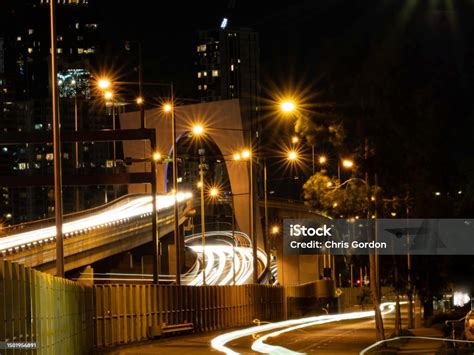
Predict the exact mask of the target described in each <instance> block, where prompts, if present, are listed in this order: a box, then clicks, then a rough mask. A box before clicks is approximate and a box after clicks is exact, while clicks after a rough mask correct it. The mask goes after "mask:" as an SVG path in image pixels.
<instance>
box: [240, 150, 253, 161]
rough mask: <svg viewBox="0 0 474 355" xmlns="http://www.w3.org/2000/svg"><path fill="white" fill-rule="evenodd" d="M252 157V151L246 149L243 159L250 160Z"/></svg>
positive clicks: (242, 155) (243, 152)
mask: <svg viewBox="0 0 474 355" xmlns="http://www.w3.org/2000/svg"><path fill="white" fill-rule="evenodd" d="M250 155H251V154H250V150H248V149H244V150H243V151H242V154H241V157H242V158H243V159H249V158H250Z"/></svg>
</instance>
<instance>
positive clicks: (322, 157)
mask: <svg viewBox="0 0 474 355" xmlns="http://www.w3.org/2000/svg"><path fill="white" fill-rule="evenodd" d="M327 161H328V160H327V158H326V156H325V155H321V156H320V157H319V164H321V165H322V164H326V163H327Z"/></svg>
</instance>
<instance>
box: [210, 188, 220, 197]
mask: <svg viewBox="0 0 474 355" xmlns="http://www.w3.org/2000/svg"><path fill="white" fill-rule="evenodd" d="M209 196H210V197H211V198H217V197H218V196H219V189H218V188H217V187H211V188H210V189H209Z"/></svg>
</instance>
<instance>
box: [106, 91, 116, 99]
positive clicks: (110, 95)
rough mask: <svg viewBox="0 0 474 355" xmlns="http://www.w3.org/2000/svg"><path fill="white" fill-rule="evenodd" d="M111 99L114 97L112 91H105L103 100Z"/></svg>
mask: <svg viewBox="0 0 474 355" xmlns="http://www.w3.org/2000/svg"><path fill="white" fill-rule="evenodd" d="M113 97H114V94H113V93H112V91H106V92H104V99H106V100H112V98H113Z"/></svg>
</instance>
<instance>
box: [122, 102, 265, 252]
mask: <svg viewBox="0 0 474 355" xmlns="http://www.w3.org/2000/svg"><path fill="white" fill-rule="evenodd" d="M175 118H176V136H177V137H182V136H183V135H184V134H186V132H189V130H190V129H191V127H192V126H193V124H195V123H201V124H202V125H203V126H204V127H207V129H206V135H207V137H208V138H209V139H210V140H212V141H213V142H215V144H216V146H217V147H218V149H219V150H220V152H222V154H223V155H227V154H229V155H230V154H232V152H235V151H237V150H241V149H242V148H244V147H248V144H247V139H246V137H245V134H244V124H243V121H242V116H241V111H240V102H239V100H238V99H233V100H223V101H216V102H209V103H202V104H194V105H185V106H176V108H175ZM145 122H146V127H148V128H155V129H156V142H157V149H158V151H159V152H161V153H164V152H169V151H170V147H171V146H172V135H171V133H172V132H171V115H170V114H169V113H166V112H164V111H163V110H162V109H161V108H156V109H151V110H146V111H145ZM120 125H121V127H122V128H123V129H136V128H139V127H140V113H139V112H127V113H122V114H120ZM178 149H179V148H178ZM123 150H124V156H125V157H132V158H144V157H150V156H151V154H152V152H151V150H150V146H149V144H148V143H144V142H134V141H127V142H124V143H123ZM178 152H179V151H178ZM225 166H226V170H227V173H228V177H229V184H230V189H231V193H232V199H233V204H234V211H235V212H234V213H235V218H236V222H237V225H238V226H239V229H240V230H241V231H242V232H245V233H248V234H249V232H250V231H249V226H250V223H249V222H250V221H249V218H250V210H249V191H250V188H249V186H250V185H249V179H248V176H249V164H248V163H245V162H234V161H231V160H230V159H226V160H225ZM128 170H129V171H130V172H146V171H148V172H149V171H150V164H149V163H138V164H133V165H131V166H129V167H128ZM166 171H167V164H159V165H158V167H157V189H158V191H159V192H165V191H166V187H165V181H166ZM178 189H179V185H178ZM149 191H150V190H149V188H148V192H149ZM129 192H130V193H134V192H147V191H146V187H145V186H143V185H130V186H129ZM255 217H256V218H255V220H256V221H257V223H256V224H257V225H256V229H257V237H258V238H257V242H258V245H259V247H261V248H263V238H262V227H261V225H260V223H258V221H259V220H260V218H259V211H258V209H256V216H255Z"/></svg>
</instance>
